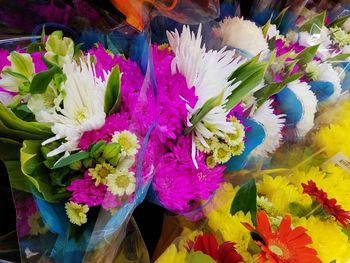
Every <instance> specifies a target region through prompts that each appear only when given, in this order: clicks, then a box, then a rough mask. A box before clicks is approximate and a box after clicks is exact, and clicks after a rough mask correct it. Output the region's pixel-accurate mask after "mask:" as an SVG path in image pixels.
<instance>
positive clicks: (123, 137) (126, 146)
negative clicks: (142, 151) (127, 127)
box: [112, 131, 140, 156]
mask: <svg viewBox="0 0 350 263" xmlns="http://www.w3.org/2000/svg"><path fill="white" fill-rule="evenodd" d="M112 142H117V143H119V144H120V146H121V150H122V152H123V153H125V155H127V156H134V155H135V154H136V153H137V150H138V149H139V148H140V145H139V143H138V140H137V136H136V135H135V134H133V133H131V132H129V131H122V132H115V133H114V135H113V138H112Z"/></svg>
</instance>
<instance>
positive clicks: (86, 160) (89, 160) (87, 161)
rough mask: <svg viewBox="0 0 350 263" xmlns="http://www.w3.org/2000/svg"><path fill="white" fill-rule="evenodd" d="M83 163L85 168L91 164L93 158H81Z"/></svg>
mask: <svg viewBox="0 0 350 263" xmlns="http://www.w3.org/2000/svg"><path fill="white" fill-rule="evenodd" d="M83 165H84V167H85V168H90V167H92V165H93V160H92V159H91V158H89V159H85V160H83Z"/></svg>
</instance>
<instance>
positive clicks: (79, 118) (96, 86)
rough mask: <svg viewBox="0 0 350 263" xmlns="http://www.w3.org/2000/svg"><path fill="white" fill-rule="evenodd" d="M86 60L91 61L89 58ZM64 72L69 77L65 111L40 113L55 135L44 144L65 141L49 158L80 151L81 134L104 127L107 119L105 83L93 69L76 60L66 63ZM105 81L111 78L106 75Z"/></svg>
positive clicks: (65, 88)
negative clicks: (59, 140)
mask: <svg viewBox="0 0 350 263" xmlns="http://www.w3.org/2000/svg"><path fill="white" fill-rule="evenodd" d="M87 61H90V58H89V57H88V58H87ZM63 73H64V74H65V75H66V77H67V80H66V82H65V85H64V92H65V97H64V99H63V108H62V109H59V111H55V112H54V113H52V112H46V111H42V112H40V116H41V119H42V121H43V122H47V123H50V124H52V127H51V130H52V132H53V133H54V134H56V136H55V137H53V138H50V139H48V140H46V141H45V142H44V143H43V144H47V143H50V142H52V141H55V140H58V139H62V138H64V139H65V140H66V142H65V143H63V144H62V145H61V146H60V147H58V148H57V149H55V150H53V151H51V152H50V153H49V154H48V156H49V157H50V156H54V155H57V154H59V153H62V152H66V153H69V152H71V151H74V150H77V145H78V141H79V139H80V137H81V135H82V134H83V133H84V132H86V131H91V130H95V129H99V128H101V127H102V126H103V124H104V122H105V118H106V114H105V112H104V96H105V90H106V82H105V81H102V80H101V79H100V78H97V77H96V73H95V69H94V66H93V65H92V64H91V63H89V62H87V63H86V62H84V61H81V62H80V65H78V64H77V63H76V62H74V61H67V62H66V63H65V64H64V65H63ZM104 79H108V75H107V74H106V73H105V78H104Z"/></svg>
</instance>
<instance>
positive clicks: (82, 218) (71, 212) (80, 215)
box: [65, 202, 89, 226]
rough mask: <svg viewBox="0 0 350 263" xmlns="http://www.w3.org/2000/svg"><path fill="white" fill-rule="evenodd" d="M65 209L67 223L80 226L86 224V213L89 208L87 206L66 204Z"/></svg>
mask: <svg viewBox="0 0 350 263" xmlns="http://www.w3.org/2000/svg"><path fill="white" fill-rule="evenodd" d="M65 208H66V213H67V216H68V218H69V221H70V222H71V223H72V224H75V225H78V226H81V225H83V224H85V223H86V222H87V216H86V213H87V212H88V211H89V207H88V206H87V205H80V204H76V203H74V202H68V203H66V205H65Z"/></svg>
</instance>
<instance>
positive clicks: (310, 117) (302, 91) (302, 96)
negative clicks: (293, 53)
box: [287, 80, 317, 137]
mask: <svg viewBox="0 0 350 263" xmlns="http://www.w3.org/2000/svg"><path fill="white" fill-rule="evenodd" d="M287 88H289V89H290V90H291V91H292V92H293V93H294V94H295V96H296V97H297V98H298V100H299V101H300V103H301V105H302V107H303V113H302V117H301V119H300V121H299V122H298V123H297V125H296V128H297V134H298V136H300V137H303V136H305V135H306V134H307V133H308V132H309V131H310V130H311V129H312V127H313V126H314V119H315V113H316V111H317V98H316V96H315V94H314V93H313V92H312V91H311V87H310V86H309V85H308V84H307V83H306V82H301V81H300V80H296V81H293V82H291V83H289V84H288V85H287Z"/></svg>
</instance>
